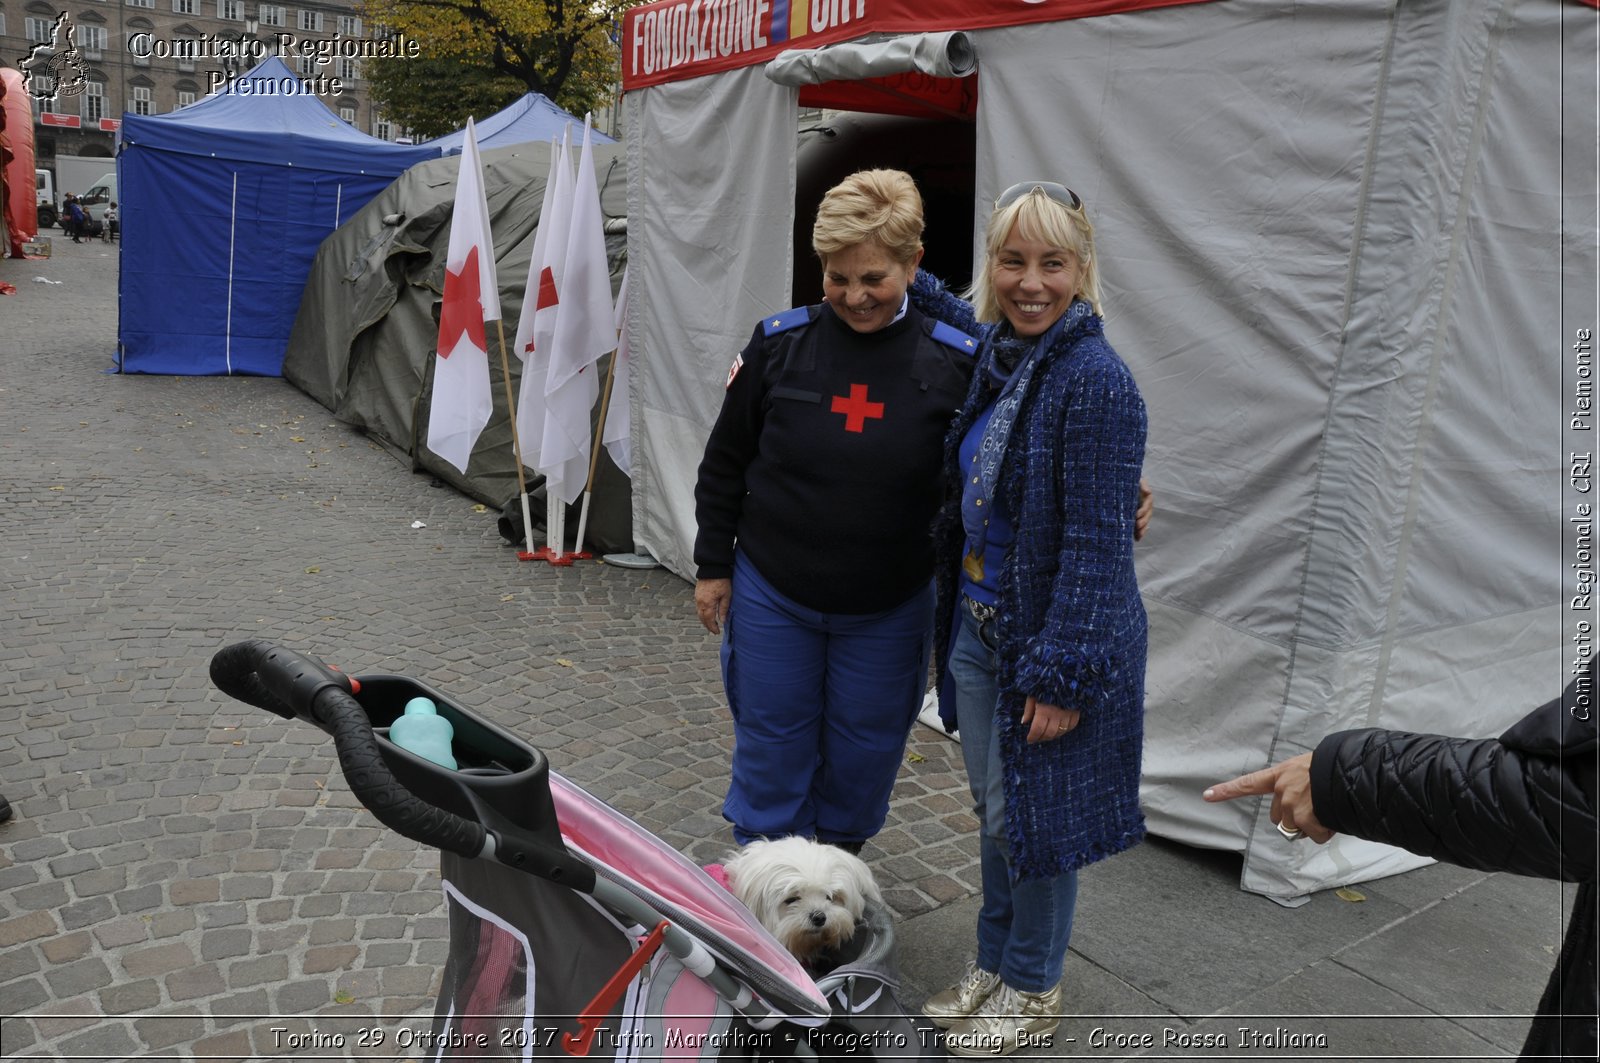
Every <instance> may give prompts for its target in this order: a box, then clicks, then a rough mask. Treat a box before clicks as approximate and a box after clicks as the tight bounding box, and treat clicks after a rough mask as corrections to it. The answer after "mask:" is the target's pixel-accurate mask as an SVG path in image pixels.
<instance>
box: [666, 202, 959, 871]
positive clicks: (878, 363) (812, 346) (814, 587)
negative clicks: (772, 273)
mask: <svg viewBox="0 0 1600 1063" xmlns="http://www.w3.org/2000/svg"><path fill="white" fill-rule="evenodd" d="M922 224H923V222H922V197H921V196H920V195H919V194H918V192H917V189H916V185H915V184H914V183H913V181H912V179H911V177H910V175H908V174H905V173H902V172H901V171H898V170H866V171H862V172H860V173H856V174H853V175H851V176H850V177H848V178H846V179H845V180H844V181H842V182H841V183H840V184H838V185H837V186H835V187H834V188H832V189H830V190H829V191H828V193H827V194H826V195H825V196H824V197H823V200H822V203H821V205H820V207H819V208H818V210H817V217H816V223H815V226H814V228H813V230H812V246H813V248H814V249H815V250H816V253H817V256H818V258H819V259H821V265H822V277H823V293H824V296H825V299H826V301H825V302H823V303H822V304H820V305H818V306H810V307H797V308H795V309H793V310H788V311H785V312H783V313H780V314H774V315H772V316H770V317H768V318H766V319H764V320H763V321H762V322H760V323H759V324H758V325H757V326H756V329H755V333H754V335H752V336H751V338H750V342H749V343H748V344H747V345H746V346H745V348H744V350H743V351H742V352H740V354H739V356H738V357H737V358H735V359H734V362H733V367H732V368H731V369H730V370H729V372H728V379H727V386H726V393H725V395H724V398H723V404H722V411H721V413H720V415H719V416H718V418H717V421H716V424H715V426H714V427H713V428H712V430H711V435H710V438H709V439H708V440H707V442H706V449H705V455H704V457H703V459H702V461H701V463H700V469H699V477H698V482H697V484H696V486H695V515H696V518H697V520H698V523H699V531H698V535H697V537H696V540H695V547H694V560H695V564H696V566H697V577H698V578H697V581H696V583H695V592H694V600H695V609H696V612H697V613H698V615H699V618H700V622H701V623H702V624H703V625H705V628H706V630H707V631H710V632H711V633H713V634H721V635H722V637H723V640H722V651H721V654H722V675H723V685H724V689H725V691H726V694H727V698H728V707H729V710H730V712H731V713H732V715H733V724H734V740H735V744H734V750H733V766H732V778H731V781H730V784H729V787H728V794H727V799H726V801H725V802H724V804H723V815H724V817H725V818H727V819H728V820H729V822H731V823H732V824H733V833H734V837H735V839H736V840H737V841H738V842H739V843H740V844H741V845H742V844H746V843H748V842H750V841H752V840H754V839H757V838H763V837H783V836H787V835H801V836H805V837H814V838H816V839H818V840H820V841H824V842H829V843H833V844H837V845H841V846H843V847H845V848H848V849H851V850H852V851H859V849H860V848H861V845H862V843H863V842H865V841H866V840H867V839H868V838H871V837H872V836H873V835H875V834H876V833H877V832H878V831H879V829H880V828H881V827H882V826H883V823H884V820H885V818H886V817H887V815H888V808H889V795H890V792H891V790H892V789H893V787H894V781H895V776H896V774H897V773H898V771H899V767H900V761H901V759H902V753H903V751H904V749H905V743H906V739H907V737H908V735H909V733H910V729H911V725H912V723H913V722H914V721H915V720H916V717H917V713H918V710H919V709H920V707H921V704H922V697H923V692H924V690H925V688H926V685H927V675H928V663H929V653H930V646H931V632H932V609H933V587H932V582H931V577H932V574H933V545H932V540H931V538H930V536H929V529H930V527H931V525H932V521H933V515H934V512H935V510H936V509H937V508H938V505H939V499H940V472H939V465H940V449H941V443H942V440H943V439H944V435H945V431H946V429H947V428H948V426H949V424H950V418H951V416H952V414H953V413H954V411H955V410H956V409H957V408H958V407H959V406H960V404H961V400H962V396H963V395H965V394H966V391H967V383H968V380H969V379H970V378H971V374H972V364H973V361H972V355H973V352H974V351H976V349H977V342H976V341H975V340H974V339H973V338H972V337H970V336H967V335H963V334H962V333H960V332H958V331H956V330H955V329H952V328H948V327H945V326H942V325H939V324H938V323H937V322H935V321H931V320H929V319H927V318H925V317H923V315H922V314H920V313H918V312H917V311H916V310H915V309H913V308H912V307H911V306H910V305H909V302H908V300H907V297H906V288H907V286H908V285H910V283H911V281H912V279H913V278H914V277H915V276H916V275H917V265H918V263H919V262H920V261H921V259H922Z"/></svg>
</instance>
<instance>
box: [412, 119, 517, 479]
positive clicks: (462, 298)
mask: <svg viewBox="0 0 1600 1063" xmlns="http://www.w3.org/2000/svg"><path fill="white" fill-rule="evenodd" d="M498 320H500V290H499V288H498V286H497V282H496V281H495V275H494V240H493V238H492V237H491V235H490V233H489V205H488V203H487V202H486V201H485V200H484V196H483V162H482V160H481V159H480V158H479V156H478V137H477V133H476V131H475V130H474V128H473V124H472V119H471V118H468V119H467V136H466V140H465V141H464V142H463V143H462V146H461V162H460V170H459V171H458V172H457V174H456V202H455V209H454V210H453V212H452V213H451V215H450V244H449V249H448V250H447V252H446V254H445V276H444V300H443V302H442V304H441V306H440V308H439V349H438V353H437V355H436V356H435V357H434V361H433V402H432V404H431V405H430V406H429V408H428V449H429V450H431V451H433V452H434V453H435V454H437V455H439V456H440V457H441V458H443V459H444V460H445V461H448V462H449V463H450V464H451V465H454V466H455V467H456V468H457V469H458V470H460V471H461V472H463V473H465V472H466V471H467V459H468V458H470V457H471V456H472V447H473V445H474V444H475V443H477V441H478V435H479V433H481V432H482V431H483V426H484V425H486V424H488V423H489V415H490V414H491V413H493V412H494V398H493V394H492V392H491V391H490V387H489V343H488V340H487V338H486V336H485V334H484V328H483V323H484V322H485V321H498Z"/></svg>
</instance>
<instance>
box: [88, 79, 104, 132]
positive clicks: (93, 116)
mask: <svg viewBox="0 0 1600 1063" xmlns="http://www.w3.org/2000/svg"><path fill="white" fill-rule="evenodd" d="M105 116H106V87H105V86H104V85H102V84H101V83H100V82H98V81H91V82H89V83H88V84H87V85H85V86H84V87H83V120H84V121H85V122H98V121H100V119H102V118H104V117H105Z"/></svg>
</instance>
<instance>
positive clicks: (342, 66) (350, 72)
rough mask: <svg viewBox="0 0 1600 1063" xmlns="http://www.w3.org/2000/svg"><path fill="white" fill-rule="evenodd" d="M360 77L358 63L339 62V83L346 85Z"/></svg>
mask: <svg viewBox="0 0 1600 1063" xmlns="http://www.w3.org/2000/svg"><path fill="white" fill-rule="evenodd" d="M360 76H361V64H360V63H358V62H356V61H355V60H354V59H341V60H339V79H340V80H341V81H343V82H344V83H345V84H347V85H348V84H349V83H350V82H352V81H354V80H356V79H357V78H359V77H360Z"/></svg>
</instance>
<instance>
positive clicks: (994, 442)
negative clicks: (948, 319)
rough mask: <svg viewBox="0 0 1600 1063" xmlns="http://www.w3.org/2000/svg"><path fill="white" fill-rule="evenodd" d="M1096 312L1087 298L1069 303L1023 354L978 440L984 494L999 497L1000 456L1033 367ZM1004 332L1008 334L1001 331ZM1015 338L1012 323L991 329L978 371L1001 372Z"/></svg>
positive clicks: (1020, 404)
mask: <svg viewBox="0 0 1600 1063" xmlns="http://www.w3.org/2000/svg"><path fill="white" fill-rule="evenodd" d="M1093 313H1094V307H1092V306H1090V305H1089V303H1088V301H1087V300H1084V299H1078V300H1075V301H1074V302H1073V304H1072V305H1071V306H1069V307H1067V312H1066V313H1064V314H1062V315H1061V316H1060V317H1059V318H1057V319H1056V323H1055V324H1054V325H1051V326H1050V327H1049V328H1048V329H1046V330H1045V331H1044V334H1043V335H1041V336H1040V337H1039V338H1038V339H1036V340H1034V341H1033V347H1032V348H1031V349H1030V350H1029V351H1028V352H1027V353H1026V354H1025V355H1024V356H1023V359H1022V363H1021V364H1020V365H1018V366H1017V367H1016V368H1015V369H1013V370H1012V371H1011V373H1010V374H1009V379H1007V380H1006V385H1005V388H1004V389H1003V390H1002V391H1001V392H1000V397H999V398H998V399H996V400H995V404H994V415H993V416H992V417H990V418H989V424H988V426H987V427H986V428H985V429H984V432H983V440H982V442H980V443H979V444H978V476H979V478H980V479H981V481H982V484H983V497H985V498H994V497H996V495H995V492H996V490H997V489H998V488H999V484H1000V464H1001V459H1002V458H1004V457H1005V453H1006V444H1007V443H1009V442H1010V441H1011V426H1012V425H1014V424H1015V423H1016V420H1017V411H1018V410H1020V409H1021V408H1022V400H1023V397H1024V396H1026V395H1027V393H1028V384H1029V382H1030V381H1032V380H1033V374H1034V371H1035V370H1036V369H1037V368H1038V367H1039V363H1041V362H1042V361H1044V354H1045V352H1046V351H1048V350H1049V349H1050V347H1051V345H1053V344H1054V343H1055V342H1056V339H1057V337H1059V336H1060V335H1061V334H1062V333H1063V332H1065V331H1066V330H1068V329H1071V328H1076V327H1077V325H1078V323H1079V322H1081V321H1082V320H1083V319H1084V318H1086V317H1089V316H1090V315H1092V314H1093ZM1001 332H1004V333H1005V335H1004V336H1001V335H999V333H1001ZM1014 342H1016V341H1015V340H1014V339H1013V338H1012V336H1011V326H1010V325H1006V326H1005V327H1004V328H1003V329H995V330H994V332H991V333H990V335H989V344H988V349H987V350H985V351H984V353H983V362H982V365H981V368H980V369H979V372H983V373H988V374H991V375H992V376H998V375H999V372H1000V370H999V367H998V361H997V359H998V356H999V354H1000V353H1001V350H1002V348H1003V347H1004V346H1006V345H1007V344H1008V343H1014Z"/></svg>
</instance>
